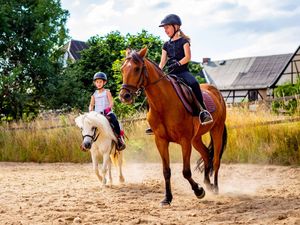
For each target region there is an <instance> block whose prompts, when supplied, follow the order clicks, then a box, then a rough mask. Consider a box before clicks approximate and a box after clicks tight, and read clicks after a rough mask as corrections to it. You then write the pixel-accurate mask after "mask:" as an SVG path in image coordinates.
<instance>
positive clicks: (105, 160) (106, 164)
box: [102, 153, 112, 186]
mask: <svg viewBox="0 0 300 225" xmlns="http://www.w3.org/2000/svg"><path fill="white" fill-rule="evenodd" d="M110 163H111V161H110V155H109V153H105V154H103V164H102V175H103V182H102V185H103V186H105V185H106V183H107V180H106V173H107V169H109V170H110V169H111V166H110ZM109 176H110V177H109V185H111V184H112V178H111V173H110V172H109Z"/></svg>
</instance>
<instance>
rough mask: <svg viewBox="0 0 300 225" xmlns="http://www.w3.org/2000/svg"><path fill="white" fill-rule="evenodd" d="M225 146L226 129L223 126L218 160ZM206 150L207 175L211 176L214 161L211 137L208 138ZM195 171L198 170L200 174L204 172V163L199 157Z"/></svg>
mask: <svg viewBox="0 0 300 225" xmlns="http://www.w3.org/2000/svg"><path fill="white" fill-rule="evenodd" d="M210 137H211V136H210ZM226 145H227V128H226V125H225V124H224V130H223V135H222V146H221V151H220V160H221V158H222V155H223V152H224V150H225V148H226ZM207 149H208V158H209V161H208V169H209V174H210V175H212V173H213V171H214V164H213V161H214V143H213V139H212V137H211V138H210V143H209V145H208V147H207ZM196 169H197V170H200V172H201V173H202V172H203V171H204V161H203V159H202V158H201V157H200V159H198V160H197V163H196Z"/></svg>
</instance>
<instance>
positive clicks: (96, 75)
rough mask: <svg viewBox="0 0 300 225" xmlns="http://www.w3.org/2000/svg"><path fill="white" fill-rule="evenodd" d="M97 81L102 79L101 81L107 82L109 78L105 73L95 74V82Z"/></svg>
mask: <svg viewBox="0 0 300 225" xmlns="http://www.w3.org/2000/svg"><path fill="white" fill-rule="evenodd" d="M97 79H101V80H105V81H107V76H106V74H105V73H103V72H97V73H95V75H94V78H93V81H95V80H97Z"/></svg>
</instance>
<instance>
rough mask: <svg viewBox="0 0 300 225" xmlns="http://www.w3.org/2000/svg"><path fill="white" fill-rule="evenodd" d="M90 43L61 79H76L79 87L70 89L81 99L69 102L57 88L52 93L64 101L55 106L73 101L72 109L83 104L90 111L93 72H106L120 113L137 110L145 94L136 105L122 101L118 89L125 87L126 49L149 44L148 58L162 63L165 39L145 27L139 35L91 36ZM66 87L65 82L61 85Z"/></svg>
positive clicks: (75, 81)
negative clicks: (123, 70)
mask: <svg viewBox="0 0 300 225" xmlns="http://www.w3.org/2000/svg"><path fill="white" fill-rule="evenodd" d="M87 44H88V46H89V48H88V49H85V50H83V51H82V52H81V58H80V59H79V60H78V61H76V62H75V63H73V64H70V65H69V66H68V67H67V68H66V71H64V76H63V78H62V79H61V81H63V80H64V79H68V80H69V81H70V82H73V87H75V89H73V90H70V93H71V94H70V93H69V92H68V96H70V95H72V96H77V97H76V98H77V99H73V100H74V101H73V102H68V103H67V102H66V100H67V99H65V98H64V97H63V95H62V93H61V92H60V93H58V92H57V91H59V89H57V88H56V89H53V91H54V92H55V93H53V94H52V96H59V97H58V98H59V99H60V101H57V102H56V103H55V105H56V106H57V107H60V106H61V105H66V103H67V104H70V107H71V108H74V107H76V108H78V107H79V109H82V110H86V109H87V104H88V102H89V99H90V95H91V94H92V93H93V91H94V86H93V83H92V78H93V75H94V74H95V73H96V72H98V71H102V72H104V73H106V74H107V75H108V83H107V84H106V88H108V89H110V91H111V92H112V94H113V96H115V102H116V104H115V111H116V112H117V114H118V115H120V114H128V113H130V112H134V111H135V109H137V108H139V106H140V105H141V104H142V102H143V101H144V98H143V97H140V98H138V100H137V101H136V104H135V105H134V106H133V107H132V106H124V105H120V104H118V92H119V90H120V87H121V72H120V69H121V65H122V62H123V61H124V59H125V50H126V48H132V49H136V50H139V49H140V48H142V47H145V46H148V48H149V55H148V57H149V58H150V59H152V60H154V61H156V62H158V61H159V59H160V53H161V47H162V40H160V38H159V37H155V36H153V35H151V34H149V33H148V32H147V31H145V30H142V32H141V33H138V34H136V35H130V34H127V35H125V36H123V35H121V33H120V32H119V31H113V32H110V33H108V34H107V35H105V36H103V37H100V36H94V37H91V38H90V39H89V40H88V42H87ZM56 81H58V80H56ZM56 86H59V85H56ZM63 86H64V85H62V86H61V87H63ZM68 90H69V89H68ZM49 93H50V92H49ZM52 107H53V106H52Z"/></svg>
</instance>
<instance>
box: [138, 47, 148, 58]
mask: <svg viewBox="0 0 300 225" xmlns="http://www.w3.org/2000/svg"><path fill="white" fill-rule="evenodd" d="M147 52H148V48H147V47H145V48H142V49H141V50H140V51H139V55H140V56H141V57H142V58H145V56H146V55H147Z"/></svg>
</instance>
